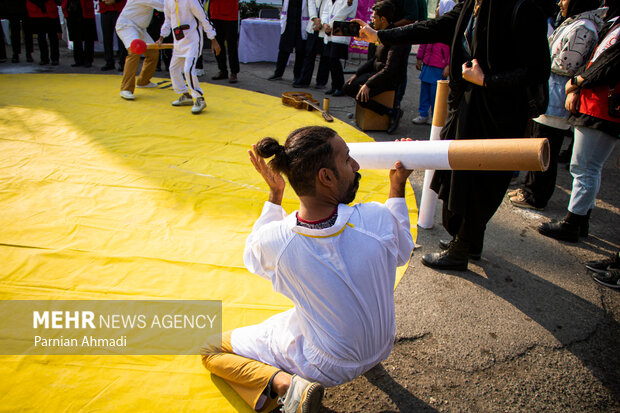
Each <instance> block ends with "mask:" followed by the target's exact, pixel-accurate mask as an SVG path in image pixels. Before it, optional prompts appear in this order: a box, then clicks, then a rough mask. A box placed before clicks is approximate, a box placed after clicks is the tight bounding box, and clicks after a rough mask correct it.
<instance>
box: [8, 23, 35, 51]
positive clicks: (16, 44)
mask: <svg viewBox="0 0 620 413" xmlns="http://www.w3.org/2000/svg"><path fill="white" fill-rule="evenodd" d="M9 27H10V30H11V48H12V49H13V56H19V54H20V53H21V50H22V42H21V38H22V36H21V31H22V29H23V31H24V43H25V44H26V55H31V54H32V51H33V50H34V43H33V41H32V24H31V22H30V18H28V17H11V18H9Z"/></svg>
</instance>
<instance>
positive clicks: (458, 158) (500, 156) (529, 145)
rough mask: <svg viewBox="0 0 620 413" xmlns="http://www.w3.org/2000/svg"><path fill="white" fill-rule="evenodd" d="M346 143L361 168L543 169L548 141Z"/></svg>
mask: <svg viewBox="0 0 620 413" xmlns="http://www.w3.org/2000/svg"><path fill="white" fill-rule="evenodd" d="M348 146H349V151H350V152H349V154H350V156H351V157H352V158H353V159H355V160H356V161H357V162H358V163H359V165H360V168H361V169H393V168H394V164H395V163H396V161H401V162H402V163H403V165H404V166H405V167H406V168H408V169H444V170H472V171H545V170H547V167H548V166H549V141H548V140H547V139H545V138H540V139H538V138H536V139H535V138H528V139H469V140H455V141H407V142H361V143H349V144H348Z"/></svg>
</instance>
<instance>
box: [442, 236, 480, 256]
mask: <svg viewBox="0 0 620 413" xmlns="http://www.w3.org/2000/svg"><path fill="white" fill-rule="evenodd" d="M454 242H455V241H454V239H440V240H439V248H441V249H442V250H447V249H449V248H450V247H451V246H452V244H453V243H454ZM481 257H482V253H481V252H479V251H472V248H471V247H470V248H469V259H470V260H475V261H478V260H479V259H480V258H481Z"/></svg>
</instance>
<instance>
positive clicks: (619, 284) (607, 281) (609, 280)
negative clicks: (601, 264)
mask: <svg viewBox="0 0 620 413" xmlns="http://www.w3.org/2000/svg"><path fill="white" fill-rule="evenodd" d="M592 278H594V281H596V282H597V283H599V284H602V285H604V286H606V287H610V288H620V270H610V271H605V272H601V273H596V274H593V275H592Z"/></svg>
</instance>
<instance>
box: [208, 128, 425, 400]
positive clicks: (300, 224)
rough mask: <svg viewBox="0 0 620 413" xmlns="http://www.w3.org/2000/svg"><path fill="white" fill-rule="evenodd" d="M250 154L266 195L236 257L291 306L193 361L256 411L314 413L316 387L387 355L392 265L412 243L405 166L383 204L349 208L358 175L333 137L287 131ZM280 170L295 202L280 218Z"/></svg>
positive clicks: (328, 132) (321, 131)
mask: <svg viewBox="0 0 620 413" xmlns="http://www.w3.org/2000/svg"><path fill="white" fill-rule="evenodd" d="M249 154H250V160H251V162H252V164H253V165H254V167H255V168H256V170H257V171H258V172H259V173H260V174H261V175H262V176H263V178H264V179H265V181H266V182H267V184H268V186H269V189H270V193H269V201H268V202H266V203H265V206H264V207H263V211H262V214H261V216H260V217H259V218H258V220H257V221H256V223H255V224H254V227H253V229H252V233H251V234H250V236H249V237H248V239H247V242H246V247H245V252H244V257H243V258H244V262H245V265H246V267H247V268H248V269H249V270H250V271H251V272H253V273H255V274H258V275H260V276H261V277H263V278H265V279H267V280H269V281H271V283H272V285H273V289H274V291H277V292H279V293H282V294H284V295H285V296H287V297H288V298H290V299H291V300H292V301H293V303H294V304H295V307H294V308H292V309H291V310H288V311H286V312H284V313H281V314H278V315H275V316H273V317H271V318H269V319H267V320H266V321H264V322H263V323H261V324H258V325H254V326H248V327H242V328H237V329H235V330H233V331H231V332H227V333H224V334H223V336H222V343H221V346H220V347H218V348H206V349H205V351H204V353H203V354H204V355H203V357H202V360H203V364H204V365H205V367H206V368H207V369H208V370H210V371H211V372H212V373H213V374H214V375H216V376H219V377H221V378H223V379H224V380H226V381H227V382H228V383H229V384H230V385H231V387H232V388H233V389H234V390H235V391H236V392H237V393H238V394H239V395H240V396H241V397H242V398H243V399H244V400H245V401H246V402H247V403H248V404H249V405H250V406H251V407H253V408H254V409H255V410H257V411H260V410H266V411H268V410H267V409H269V410H270V409H273V408H274V407H275V405H276V403H277V402H279V403H282V404H283V406H282V411H284V412H314V411H316V410H317V409H318V408H319V406H320V404H321V399H322V397H323V390H324V386H335V385H338V384H342V383H345V382H347V381H350V380H353V379H354V378H356V377H357V376H359V375H361V374H363V373H365V372H366V371H368V370H369V369H371V368H372V367H373V366H375V365H376V364H378V363H380V362H381V361H383V360H385V359H386V358H387V357H388V355H389V354H390V351H391V350H392V346H393V343H394V335H395V327H396V325H395V321H394V283H395V275H396V267H397V266H400V265H404V264H406V263H407V262H408V260H409V258H410V256H411V251H412V250H413V246H414V244H413V239H412V237H411V233H410V226H409V215H408V210H407V204H406V203H405V198H404V196H405V187H406V183H407V178H408V177H409V175H410V174H411V171H409V170H406V169H404V167H403V166H402V164H401V163H400V162H397V163H396V164H395V169H393V170H391V171H390V174H389V177H390V193H389V199H388V200H387V201H386V202H385V204H380V203H376V202H369V203H362V204H356V205H354V206H349V205H348V204H349V203H351V202H353V200H354V199H355V194H356V192H357V189H358V185H359V180H360V178H361V175H360V174H359V173H358V170H359V165H358V163H357V162H356V161H355V159H353V158H351V157H350V156H349V148H348V146H347V144H346V143H345V142H344V140H343V139H342V138H341V137H340V136H338V134H337V133H336V132H335V131H334V130H332V129H330V128H326V127H319V126H311V127H305V128H301V129H297V130H295V131H293V132H292V133H291V134H290V135H289V136H288V138H287V140H286V142H285V143H284V145H280V144H279V143H278V142H277V141H276V140H275V139H273V138H264V139H262V140H261V141H259V142H258V143H257V144H256V145H254V146H253V151H249ZM271 157H273V159H272V160H271V161H270V162H269V164H268V165H267V164H266V163H265V158H271ZM282 174H283V175H286V177H287V178H288V181H289V183H290V184H291V186H292V187H293V189H294V190H295V193H296V194H297V195H298V196H299V201H300V206H299V210H298V211H296V212H293V213H292V214H290V215H286V213H285V212H284V209H283V208H282V206H281V202H282V196H283V193H284V187H285V182H284V178H283V177H282Z"/></svg>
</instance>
